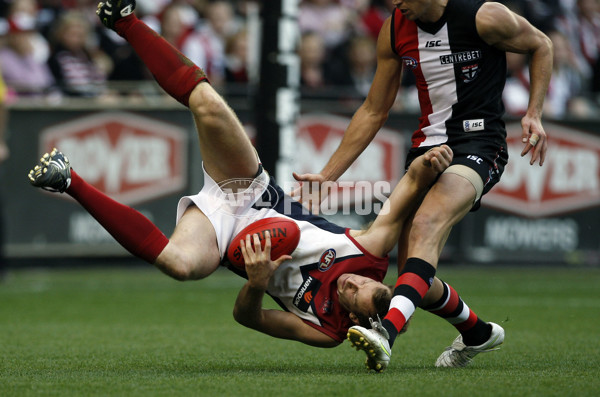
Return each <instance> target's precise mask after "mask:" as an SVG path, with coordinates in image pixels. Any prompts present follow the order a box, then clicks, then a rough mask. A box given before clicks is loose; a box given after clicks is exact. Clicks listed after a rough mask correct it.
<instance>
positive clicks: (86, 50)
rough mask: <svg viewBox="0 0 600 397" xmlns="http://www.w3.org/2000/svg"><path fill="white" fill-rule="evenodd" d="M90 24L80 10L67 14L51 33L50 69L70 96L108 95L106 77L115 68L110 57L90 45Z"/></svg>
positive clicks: (63, 90)
mask: <svg viewBox="0 0 600 397" xmlns="http://www.w3.org/2000/svg"><path fill="white" fill-rule="evenodd" d="M90 34H91V32H90V25H89V24H88V22H87V20H86V19H85V18H84V16H83V15H82V14H81V13H80V12H77V11H68V12H66V13H65V14H63V15H62V16H61V17H60V19H59V20H58V22H57V24H56V26H55V29H54V30H53V32H52V44H53V48H52V55H51V56H50V59H49V60H48V64H49V66H50V70H51V71H52V73H53V75H54V78H55V80H56V82H57V84H58V86H59V88H60V89H61V91H62V92H63V93H64V94H66V95H68V96H88V97H89V96H98V95H101V94H105V93H106V76H107V75H108V74H109V73H110V71H111V69H112V63H111V61H110V58H109V57H108V56H107V55H106V54H104V53H102V52H101V51H99V50H98V49H96V48H91V47H90V46H89V45H88V40H89V39H90Z"/></svg>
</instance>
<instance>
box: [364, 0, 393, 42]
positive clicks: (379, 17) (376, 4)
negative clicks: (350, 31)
mask: <svg viewBox="0 0 600 397" xmlns="http://www.w3.org/2000/svg"><path fill="white" fill-rule="evenodd" d="M393 9H394V4H393V2H392V0H371V4H370V5H369V7H368V8H367V9H366V10H365V11H364V12H363V13H361V16H360V19H361V22H362V24H363V26H364V28H365V31H366V33H367V34H368V35H370V36H371V37H372V38H373V39H377V37H378V36H379V31H380V30H381V26H383V22H384V21H385V20H386V19H387V18H388V17H389V16H390V15H392V10H393Z"/></svg>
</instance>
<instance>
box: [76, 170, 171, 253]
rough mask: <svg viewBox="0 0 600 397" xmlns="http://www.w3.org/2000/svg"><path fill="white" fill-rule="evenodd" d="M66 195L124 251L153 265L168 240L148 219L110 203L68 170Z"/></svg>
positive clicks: (125, 207) (107, 198)
mask: <svg viewBox="0 0 600 397" xmlns="http://www.w3.org/2000/svg"><path fill="white" fill-rule="evenodd" d="M66 193H67V194H69V195H70V196H71V197H73V198H74V199H75V200H77V201H78V202H79V204H81V206H82V207H83V208H85V209H86V210H87V211H88V212H89V213H90V214H91V215H92V216H93V217H94V218H95V219H96V220H97V221H98V222H99V223H100V224H101V225H102V226H103V227H104V228H105V229H106V230H107V231H108V232H109V233H110V234H111V236H113V237H114V238H115V240H117V241H118V242H119V244H121V245H122V246H123V247H124V248H125V249H127V250H128V251H129V252H131V253H132V254H133V255H135V256H137V257H138V258H141V259H143V260H145V261H146V262H149V263H154V261H155V260H156V258H157V257H158V255H159V254H160V253H161V252H162V250H163V249H164V248H165V246H166V245H167V243H168V242H169V239H168V238H167V237H165V235H164V234H163V233H162V232H161V231H160V230H159V229H158V228H157V227H156V226H155V225H154V224H153V223H152V222H150V220H149V219H148V218H146V217H145V216H144V215H142V214H141V213H139V212H138V211H136V210H134V209H133V208H131V207H127V206H125V205H123V204H121V203H119V202H116V201H115V200H113V199H111V198H110V197H108V196H107V195H105V194H104V193H102V192H101V191H99V190H98V189H96V188H95V187H93V186H92V185H90V184H88V183H87V182H86V181H84V180H83V179H82V178H81V177H80V176H79V175H77V173H76V172H75V171H73V170H71V185H70V186H69V188H68V189H67V190H66Z"/></svg>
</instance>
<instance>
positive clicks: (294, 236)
mask: <svg viewBox="0 0 600 397" xmlns="http://www.w3.org/2000/svg"><path fill="white" fill-rule="evenodd" d="M267 230H268V231H269V232H270V233H271V259H272V260H275V259H277V258H279V257H280V256H281V255H289V254H291V253H292V252H293V251H294V250H295V249H296V247H297V246H298V242H299V241H300V228H299V227H298V225H297V224H296V222H294V221H293V220H291V219H288V218H283V217H274V218H265V219H261V220H259V221H256V222H254V223H251V224H250V225H248V226H246V227H245V228H244V229H243V230H242V231H241V232H239V233H238V234H237V235H236V236H235V237H234V238H233V240H231V244H230V245H229V248H228V249H227V259H228V260H229V262H230V263H231V264H232V265H234V266H236V267H238V268H241V269H244V265H245V263H244V257H243V255H242V249H241V248H240V240H245V239H246V235H248V234H249V235H253V234H258V236H259V238H260V245H261V247H262V248H264V247H265V232H266V231H267Z"/></svg>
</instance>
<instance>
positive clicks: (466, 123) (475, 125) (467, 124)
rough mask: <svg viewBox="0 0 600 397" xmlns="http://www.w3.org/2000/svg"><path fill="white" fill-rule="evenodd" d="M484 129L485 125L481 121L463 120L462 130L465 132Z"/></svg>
mask: <svg viewBox="0 0 600 397" xmlns="http://www.w3.org/2000/svg"><path fill="white" fill-rule="evenodd" d="M484 128H485V123H484V121H483V119H475V120H463V130H465V132H471V131H483V129H484Z"/></svg>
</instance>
